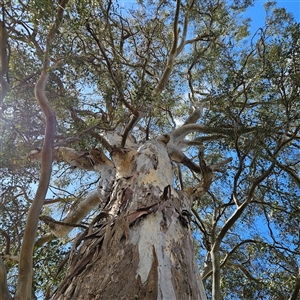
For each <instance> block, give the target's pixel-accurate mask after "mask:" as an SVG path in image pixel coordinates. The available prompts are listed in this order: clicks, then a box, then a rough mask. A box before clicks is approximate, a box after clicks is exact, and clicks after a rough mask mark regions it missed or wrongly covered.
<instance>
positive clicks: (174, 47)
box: [154, 0, 181, 95]
mask: <svg viewBox="0 0 300 300" xmlns="http://www.w3.org/2000/svg"><path fill="white" fill-rule="evenodd" d="M180 4H181V1H180V0H177V1H176V11H175V19H174V24H173V37H174V38H173V45H172V49H171V51H170V54H169V58H168V61H167V66H166V68H165V70H164V73H163V75H162V77H161V79H160V81H159V83H158V84H157V86H156V87H155V90H154V95H158V94H159V93H160V92H161V91H162V90H163V88H164V87H165V85H166V83H167V81H168V79H169V77H170V74H171V71H172V69H173V64H174V60H175V58H176V56H177V44H178V20H179V11H180Z"/></svg>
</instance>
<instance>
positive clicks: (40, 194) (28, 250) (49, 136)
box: [15, 0, 68, 300]
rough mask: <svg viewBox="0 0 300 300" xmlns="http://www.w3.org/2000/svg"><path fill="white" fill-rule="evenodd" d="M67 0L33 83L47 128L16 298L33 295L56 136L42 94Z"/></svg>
mask: <svg viewBox="0 0 300 300" xmlns="http://www.w3.org/2000/svg"><path fill="white" fill-rule="evenodd" d="M67 2H68V0H61V1H60V3H59V4H58V7H57V17H56V20H55V23H54V24H53V26H52V28H51V29H50V31H49V34H48V36H47V42H46V51H45V57H44V65H43V71H42V73H41V76H40V77H39V79H38V81H37V83H36V86H35V97H36V99H37V101H38V102H39V105H40V107H41V109H42V111H43V113H44V115H45V118H46V131H45V139H44V145H43V149H42V153H41V156H42V157H41V158H42V163H41V175H40V182H39V185H38V188H37V192H36V195H35V198H34V200H33V203H32V205H31V207H30V209H29V213H28V217H27V223H26V228H25V232H24V238H23V243H22V246H21V252H20V263H19V277H18V284H17V289H16V297H15V299H16V300H19V299H31V297H32V257H33V247H34V242H35V237H36V231H37V225H38V218H39V214H40V212H41V209H42V207H43V204H44V200H45V196H46V193H47V190H48V186H49V181H50V176H51V165H52V155H53V145H54V138H55V126H56V118H55V113H54V112H53V110H52V108H51V106H50V104H49V103H48V99H47V96H46V94H45V88H46V83H47V80H48V76H49V74H48V70H49V67H50V47H51V42H52V39H53V37H54V34H55V32H56V31H57V29H58V28H59V25H60V22H61V20H62V17H63V12H64V8H65V6H66V4H67Z"/></svg>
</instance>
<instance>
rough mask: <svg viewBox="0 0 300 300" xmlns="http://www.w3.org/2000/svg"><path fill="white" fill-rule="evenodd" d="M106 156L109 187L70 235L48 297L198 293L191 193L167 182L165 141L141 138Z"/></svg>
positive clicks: (169, 178)
mask: <svg viewBox="0 0 300 300" xmlns="http://www.w3.org/2000/svg"><path fill="white" fill-rule="evenodd" d="M111 156H112V160H113V163H114V166H115V170H116V175H115V178H114V180H113V182H112V190H111V193H110V195H108V196H107V199H106V203H105V205H104V207H103V211H102V214H101V215H99V218H98V220H97V222H94V224H93V226H91V227H90V228H89V230H87V231H86V232H85V233H84V234H83V235H81V236H78V238H77V241H76V243H75V244H74V247H73V249H72V251H71V255H70V262H69V267H68V271H67V275H66V277H65V279H64V280H63V281H62V282H61V284H60V286H59V287H58V289H57V291H56V294H55V296H54V299H64V300H66V299H114V300H115V299H166V300H170V299H195V300H196V299H197V300H201V299H206V296H205V292H204V288H203V285H202V282H201V277H200V275H199V272H198V267H197V265H196V262H195V256H194V249H193V240H192V238H191V230H190V227H189V216H190V208H191V204H192V203H191V199H190V198H189V197H188V196H187V195H186V194H185V193H184V192H178V191H176V190H174V189H173V188H172V185H173V171H172V164H171V160H170V158H169V155H168V152H167V147H166V145H165V144H164V143H162V142H158V141H148V142H147V143H145V144H144V145H143V146H141V147H140V148H139V149H137V150H135V149H132V148H131V149H115V150H114V151H113V152H112V153H111ZM99 191H100V192H101V187H99ZM102 200H104V199H102ZM82 242H83V243H82ZM80 243H82V245H81V247H80V249H77V248H76V247H77V246H78V245H79V244H80Z"/></svg>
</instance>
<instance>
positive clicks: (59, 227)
mask: <svg viewBox="0 0 300 300" xmlns="http://www.w3.org/2000/svg"><path fill="white" fill-rule="evenodd" d="M99 202H100V200H99V192H98V190H94V191H93V192H91V193H90V194H89V195H87V196H86V197H84V199H83V200H82V201H80V202H79V204H78V205H77V206H76V207H75V208H74V209H73V210H71V211H70V213H68V215H67V216H66V217H65V218H64V219H63V220H61V221H60V222H53V224H50V226H51V227H50V228H51V231H52V233H53V234H54V235H55V236H56V237H62V236H65V235H67V234H68V233H69V232H70V231H71V230H72V229H74V228H75V227H77V226H76V225H77V224H79V223H80V222H81V221H82V220H83V218H84V217H86V216H87V215H88V214H89V213H90V212H91V210H92V209H94V208H95V207H96V206H97V205H99ZM71 225H74V226H71Z"/></svg>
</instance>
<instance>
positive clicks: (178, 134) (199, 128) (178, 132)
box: [171, 124, 255, 143]
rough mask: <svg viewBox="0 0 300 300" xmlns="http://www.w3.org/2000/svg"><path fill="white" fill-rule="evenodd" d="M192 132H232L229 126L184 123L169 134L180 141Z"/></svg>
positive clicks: (245, 130)
mask: <svg viewBox="0 0 300 300" xmlns="http://www.w3.org/2000/svg"><path fill="white" fill-rule="evenodd" d="M254 130H255V129H253V128H244V129H240V130H239V132H240V134H242V133H247V132H251V131H254ZM192 132H201V133H216V134H223V135H231V134H233V129H231V128H228V129H226V128H220V127H214V128H210V127H207V126H203V125H199V124H186V125H183V126H181V127H179V128H177V129H175V130H173V131H172V132H171V136H172V137H173V139H174V142H175V143H178V142H180V141H181V140H182V139H184V137H185V136H187V135H188V134H189V133H192Z"/></svg>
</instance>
